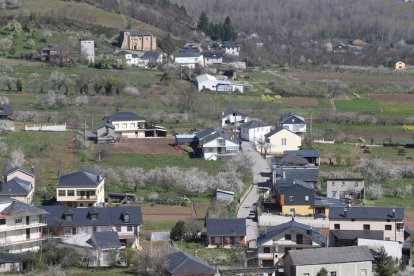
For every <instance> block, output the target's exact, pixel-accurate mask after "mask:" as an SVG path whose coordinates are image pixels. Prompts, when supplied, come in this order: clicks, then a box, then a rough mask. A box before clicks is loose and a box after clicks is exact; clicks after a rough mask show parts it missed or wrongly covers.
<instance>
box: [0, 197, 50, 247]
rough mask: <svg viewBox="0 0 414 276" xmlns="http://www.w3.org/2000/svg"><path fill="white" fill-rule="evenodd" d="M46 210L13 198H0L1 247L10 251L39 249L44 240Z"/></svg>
mask: <svg viewBox="0 0 414 276" xmlns="http://www.w3.org/2000/svg"><path fill="white" fill-rule="evenodd" d="M46 214H47V212H46V211H44V210H42V209H40V208H37V207H35V206H33V205H30V204H26V203H23V202H20V201H18V200H15V199H11V198H0V248H1V249H2V250H3V252H4V251H8V252H9V253H18V252H25V251H37V250H39V248H40V243H41V241H42V240H44V237H43V235H42V228H43V227H44V226H46V224H45V223H43V217H44V216H45V215H46Z"/></svg>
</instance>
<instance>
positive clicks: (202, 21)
mask: <svg viewBox="0 0 414 276" xmlns="http://www.w3.org/2000/svg"><path fill="white" fill-rule="evenodd" d="M208 21H209V20H208V17H207V14H206V12H205V11H203V12H202V13H201V15H200V18H199V20H198V25H197V27H198V29H199V30H202V31H203V32H207V31H208V29H209V23H208Z"/></svg>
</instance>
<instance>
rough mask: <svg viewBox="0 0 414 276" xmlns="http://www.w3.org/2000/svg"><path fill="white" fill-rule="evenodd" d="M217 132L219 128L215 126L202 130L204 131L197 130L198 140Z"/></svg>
mask: <svg viewBox="0 0 414 276" xmlns="http://www.w3.org/2000/svg"><path fill="white" fill-rule="evenodd" d="M216 132H217V130H216V129H215V128H213V127H210V128H208V129H206V130H202V131H199V132H197V133H196V137H197V139H198V140H200V139H203V138H205V137H207V136H209V135H211V134H213V133H216Z"/></svg>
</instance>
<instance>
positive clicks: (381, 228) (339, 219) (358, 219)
mask: <svg viewBox="0 0 414 276" xmlns="http://www.w3.org/2000/svg"><path fill="white" fill-rule="evenodd" d="M358 238H365V239H374V240H386V241H397V242H399V243H403V242H404V208H388V207H333V208H331V209H330V212H329V246H350V245H355V244H356V241H357V239H358Z"/></svg>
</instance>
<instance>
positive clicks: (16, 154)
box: [9, 147, 25, 168]
mask: <svg viewBox="0 0 414 276" xmlns="http://www.w3.org/2000/svg"><path fill="white" fill-rule="evenodd" d="M24 161H25V156H24V153H23V151H22V149H21V148H20V147H18V148H14V149H13V150H12V151H11V153H10V162H9V165H10V167H12V168H13V167H16V166H22V165H23V164H24Z"/></svg>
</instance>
